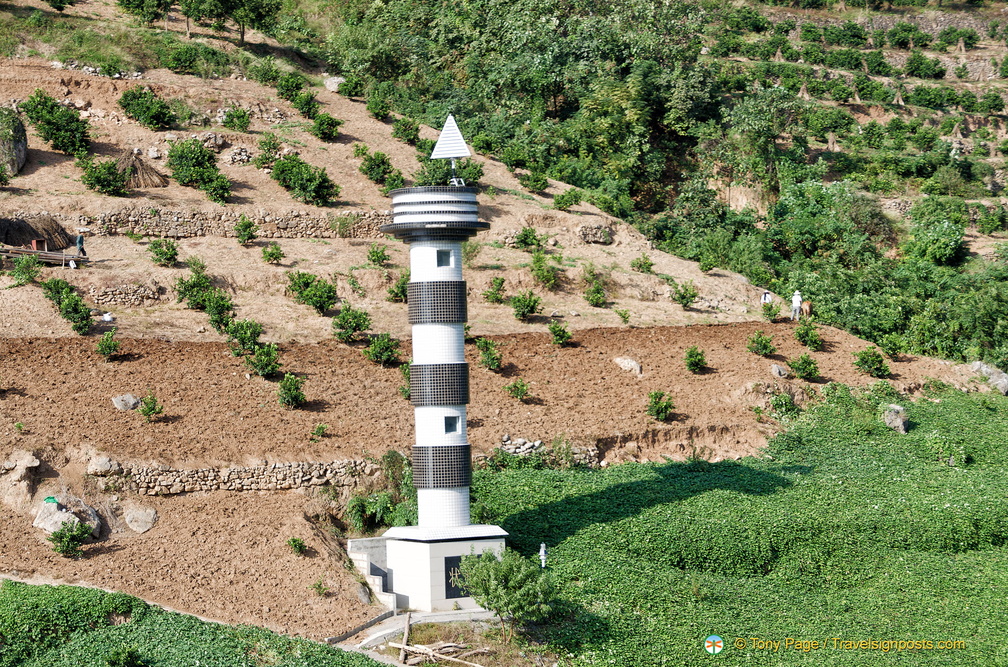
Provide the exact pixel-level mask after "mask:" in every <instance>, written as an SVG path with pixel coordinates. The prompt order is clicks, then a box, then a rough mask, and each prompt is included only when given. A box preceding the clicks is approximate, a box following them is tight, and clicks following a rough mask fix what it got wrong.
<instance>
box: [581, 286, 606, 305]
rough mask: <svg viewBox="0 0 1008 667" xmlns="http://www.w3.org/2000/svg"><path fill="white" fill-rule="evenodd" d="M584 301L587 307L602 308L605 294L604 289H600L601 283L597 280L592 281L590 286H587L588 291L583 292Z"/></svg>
mask: <svg viewBox="0 0 1008 667" xmlns="http://www.w3.org/2000/svg"><path fill="white" fill-rule="evenodd" d="M584 298H585V301H587V302H588V305H589V306H594V307H595V308H602V307H603V306H605V303H606V292H605V288H604V287H602V283H601V282H600V281H598V280H593V281H592V282H591V284H589V285H588V289H586V290H585V294H584Z"/></svg>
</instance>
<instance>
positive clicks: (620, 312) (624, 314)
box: [613, 308, 630, 324]
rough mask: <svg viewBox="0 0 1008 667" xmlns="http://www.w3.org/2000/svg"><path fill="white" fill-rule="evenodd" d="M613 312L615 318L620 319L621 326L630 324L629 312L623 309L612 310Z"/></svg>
mask: <svg viewBox="0 0 1008 667" xmlns="http://www.w3.org/2000/svg"><path fill="white" fill-rule="evenodd" d="M613 312H614V313H616V317H618V318H619V319H620V322H622V323H623V324H630V311H629V310H627V309H625V308H613Z"/></svg>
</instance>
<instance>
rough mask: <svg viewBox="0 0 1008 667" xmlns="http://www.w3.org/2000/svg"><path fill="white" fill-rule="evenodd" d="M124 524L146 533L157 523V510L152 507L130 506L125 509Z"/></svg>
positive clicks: (133, 529) (138, 531) (131, 528)
mask: <svg viewBox="0 0 1008 667" xmlns="http://www.w3.org/2000/svg"><path fill="white" fill-rule="evenodd" d="M125 518H126V525H127V526H129V529H130V530H132V531H134V532H136V533H141V534H143V533H146V532H147V531H148V530H150V529H151V528H153V527H154V524H155V523H157V518H158V516H157V510H155V509H154V508H143V507H131V508H129V509H127V510H126V517H125Z"/></svg>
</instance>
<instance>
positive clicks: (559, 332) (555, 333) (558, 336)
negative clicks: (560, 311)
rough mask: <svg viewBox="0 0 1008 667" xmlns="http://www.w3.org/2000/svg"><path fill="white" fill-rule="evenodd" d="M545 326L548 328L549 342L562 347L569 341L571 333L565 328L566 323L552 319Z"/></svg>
mask: <svg viewBox="0 0 1008 667" xmlns="http://www.w3.org/2000/svg"><path fill="white" fill-rule="evenodd" d="M546 328H547V329H549V332H550V337H551V339H552V340H551V342H552V343H553V344H554V345H557V346H559V347H564V346H565V345H567V344H568V343H570V342H571V338H573V337H574V336H573V334H571V332H570V331H568V330H567V325H566V324H564V323H563V322H558V321H557V320H552V321H550V323H549V324H548V325H546Z"/></svg>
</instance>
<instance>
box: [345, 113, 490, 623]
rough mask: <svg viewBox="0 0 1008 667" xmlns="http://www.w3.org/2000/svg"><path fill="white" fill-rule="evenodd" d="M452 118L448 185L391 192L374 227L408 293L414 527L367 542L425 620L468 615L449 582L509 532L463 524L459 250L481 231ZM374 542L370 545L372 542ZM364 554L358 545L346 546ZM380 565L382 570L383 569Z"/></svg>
mask: <svg viewBox="0 0 1008 667" xmlns="http://www.w3.org/2000/svg"><path fill="white" fill-rule="evenodd" d="M469 154H470V153H469V149H468V148H467V147H466V144H465V140H464V139H463V138H462V134H461V133H460V132H459V129H458V126H457V125H456V123H455V119H454V118H452V117H451V116H448V119H447V121H446V123H445V127H444V129H443V130H442V132H441V136H440V138H439V140H438V142H437V145H436V146H435V147H434V152H433V153H432V154H431V158H432V159H450V160H451V161H452V179H451V184H446V185H443V186H441V185H439V186H428V187H413V188H400V189H398V190H393V191H392V192H391V196H392V222H391V223H390V224H387V225H383V226H382V227H381V231H382V232H383V233H385V234H390V235H392V236H395V237H396V238H397V239H399V240H401V241H403V242H405V243H406V244H408V245H409V257H410V282H409V285H408V288H407V295H408V298H407V302H408V310H409V321H410V325H411V330H412V336H413V360H412V363H411V364H410V401H411V403H412V404H413V414H414V423H415V439H414V442H413V445H412V462H413V485H414V486H415V487H416V490H417V506H418V521H417V525H416V526H405V527H398V528H391V529H389V530H388V531H386V532H385V534H384V535H382V537H381V538H378V539H380V540H381V546H384V563H382V564H376V563H375V561H376V560H379V561H380V560H382V559H381V554H379V553H377V552H378V551H380V550H381V549H380V548H379V549H376V547H379V544H375V543H374V542H373V541H369V542H370V546H369V547H368V549H367V550H368V551H369V552H370V556H371V565H370V568H371V569H372V570H378V571H379V573H380V574H381V575H382V588H383V590H384V591H385V592H389V593H394V595H395V604H396V606H397V607H400V608H402V607H407V606H408V607H410V608H413V609H422V610H426V611H437V610H443V609H452V608H454V607H456V606H458V607H462V608H466V607H475V606H476V605H475V603H474V602H473V601H472V598H470V597H468V596H466V594H465V591H464V590H461V589H460V588H459V587H458V586H457V585H456V582H455V581H454V580H453V579H454V578H453V576H452V575H453V574H454V573H456V572H457V571H458V566H459V563H460V561H461V559H462V557H463V556H465V555H468V554H470V553H476V554H479V553H482V552H484V551H487V550H493V551H495V552H497V553H500V552H501V551H502V550H503V548H504V537H505V536H506V535H507V533H506V532H505V531H504V530H503V529H502V528H500V527H499V526H487V525H473V524H472V523H471V522H470V517H469V485H470V481H471V479H472V463H471V461H472V457H471V451H470V445H469V441H468V436H467V429H466V409H467V405H468V403H469V396H470V391H469V365H468V364H467V363H466V361H465V323H466V320H467V306H466V293H467V290H466V283H465V280H464V279H463V277H462V242H463V241H466V240H468V239H470V238H472V237H473V236H475V235H476V234H477V233H478V232H480V231H483V230H486V229H489V228H490V225H489V223H487V222H481V221H480V220H479V215H478V205H477V201H476V196H477V192H478V191H477V189H476V188H472V187H466V186H465V184H464V183H462V182H461V181H460V180H459V179H457V178H456V177H455V175H454V168H455V159H456V158H460V157H467V156H469ZM372 539H374V538H372ZM354 543H357V544H359V545H360V546H361V547H362V548H363V547H364V546H365V545H364V543H365V540H352V541H351V545H350V548H351V549H353V548H354V546H355V544H354ZM382 566H384V567H382Z"/></svg>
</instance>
